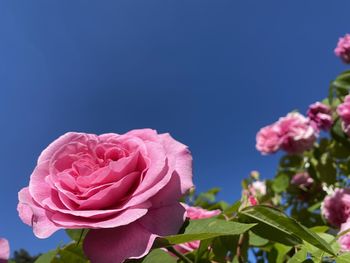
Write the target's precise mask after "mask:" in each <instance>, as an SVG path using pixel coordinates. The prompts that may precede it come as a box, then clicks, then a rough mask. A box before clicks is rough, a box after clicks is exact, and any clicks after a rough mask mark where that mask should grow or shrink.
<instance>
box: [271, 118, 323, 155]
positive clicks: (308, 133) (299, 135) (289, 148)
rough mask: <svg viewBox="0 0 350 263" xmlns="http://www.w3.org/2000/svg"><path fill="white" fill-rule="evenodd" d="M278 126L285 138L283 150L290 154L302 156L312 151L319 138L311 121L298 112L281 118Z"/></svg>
mask: <svg viewBox="0 0 350 263" xmlns="http://www.w3.org/2000/svg"><path fill="white" fill-rule="evenodd" d="M278 126H279V127H280V130H281V137H282V138H283V142H282V145H281V148H282V149H283V150H285V151H286V152H288V153H290V154H300V153H302V152H304V151H306V150H309V149H311V148H312V146H313V144H314V142H315V141H316V138H317V136H318V132H317V131H316V130H315V129H314V128H313V127H312V125H311V123H310V120H309V119H308V118H306V117H304V116H303V115H301V114H300V113H298V112H292V113H289V114H288V115H287V116H286V117H282V118H280V119H279V120H278Z"/></svg>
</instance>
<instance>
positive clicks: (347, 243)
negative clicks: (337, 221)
mask: <svg viewBox="0 0 350 263" xmlns="http://www.w3.org/2000/svg"><path fill="white" fill-rule="evenodd" d="M346 230H350V220H348V221H346V222H345V223H343V224H341V227H340V231H339V234H340V233H341V232H344V231H346ZM338 242H339V244H340V249H341V250H342V251H350V232H349V233H346V234H345V235H342V236H341V237H340V238H339V239H338Z"/></svg>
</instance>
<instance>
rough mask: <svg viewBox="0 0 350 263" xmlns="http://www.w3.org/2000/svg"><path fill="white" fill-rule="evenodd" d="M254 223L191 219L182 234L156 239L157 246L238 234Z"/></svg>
mask: <svg viewBox="0 0 350 263" xmlns="http://www.w3.org/2000/svg"><path fill="white" fill-rule="evenodd" d="M254 225H255V224H242V223H238V222H229V221H225V220H221V219H216V218H208V219H199V220H192V221H190V222H189V224H188V226H187V227H186V229H185V232H184V233H183V234H179V235H173V236H166V237H163V238H159V239H158V246H169V245H174V244H181V243H186V242H191V241H195V240H206V239H210V238H214V237H219V236H223V235H239V234H242V233H244V232H246V231H247V230H249V229H250V228H252V227H253V226H254Z"/></svg>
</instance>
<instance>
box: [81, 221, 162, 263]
mask: <svg viewBox="0 0 350 263" xmlns="http://www.w3.org/2000/svg"><path fill="white" fill-rule="evenodd" d="M156 237H157V236H156V235H155V234H152V233H151V232H149V231H148V230H146V229H145V228H144V227H142V226H141V225H140V224H139V223H138V222H134V223H131V224H129V225H126V226H122V227H116V228H105V229H95V230H94V229H93V230H90V231H89V232H88V234H87V236H86V238H85V240H84V245H83V246H84V252H85V254H86V255H87V257H88V258H89V259H90V261H91V263H121V262H123V261H124V260H125V259H128V258H141V257H143V256H145V255H146V254H147V253H148V252H149V251H150V249H151V247H152V244H153V242H154V240H155V238H156Z"/></svg>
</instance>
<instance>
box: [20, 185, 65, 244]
mask: <svg viewBox="0 0 350 263" xmlns="http://www.w3.org/2000/svg"><path fill="white" fill-rule="evenodd" d="M18 199H19V202H20V203H19V205H18V208H17V210H18V213H19V216H20V218H21V219H22V221H23V222H24V223H26V224H28V223H29V224H30V225H31V226H32V227H33V231H34V234H35V235H36V236H37V237H39V238H47V237H49V236H51V235H52V234H53V233H54V232H56V231H57V230H59V229H60V227H58V226H56V225H54V224H53V223H52V222H51V221H50V220H49V217H50V216H51V215H50V214H49V212H48V211H47V210H44V209H43V208H42V207H40V206H38V205H37V203H36V202H35V201H34V200H33V199H32V198H31V196H30V193H29V189H28V187H26V188H23V189H22V190H21V191H20V192H19V193H18Z"/></svg>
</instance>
